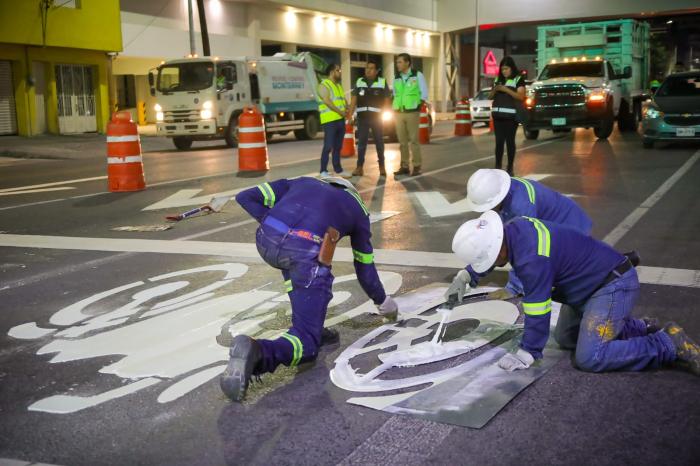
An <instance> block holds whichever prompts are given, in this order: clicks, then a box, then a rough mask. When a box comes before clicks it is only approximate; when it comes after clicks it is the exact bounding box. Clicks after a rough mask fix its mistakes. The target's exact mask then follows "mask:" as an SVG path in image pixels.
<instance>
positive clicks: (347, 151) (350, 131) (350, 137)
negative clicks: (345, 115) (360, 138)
mask: <svg viewBox="0 0 700 466" xmlns="http://www.w3.org/2000/svg"><path fill="white" fill-rule="evenodd" d="M354 155H355V130H354V128H353V126H352V121H350V120H347V121H345V136H344V137H343V148H342V149H341V150H340V156H341V157H353V156H354Z"/></svg>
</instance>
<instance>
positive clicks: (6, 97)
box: [0, 60, 17, 135]
mask: <svg viewBox="0 0 700 466" xmlns="http://www.w3.org/2000/svg"><path fill="white" fill-rule="evenodd" d="M15 133H17V112H16V110H15V94H14V92H13V88H12V67H11V66H10V62H9V61H1V60H0V135H3V134H15Z"/></svg>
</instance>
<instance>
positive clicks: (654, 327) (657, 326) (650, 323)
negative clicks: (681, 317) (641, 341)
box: [641, 317, 662, 335]
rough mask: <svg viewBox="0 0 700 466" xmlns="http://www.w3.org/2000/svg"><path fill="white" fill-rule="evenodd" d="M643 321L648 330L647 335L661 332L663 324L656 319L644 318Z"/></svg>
mask: <svg viewBox="0 0 700 466" xmlns="http://www.w3.org/2000/svg"><path fill="white" fill-rule="evenodd" d="M641 320H642V321H643V322H644V325H646V328H647V335H648V334H650V333H656V332H658V331H659V330H661V328H662V327H661V322H659V319H657V318H656V317H642V318H641Z"/></svg>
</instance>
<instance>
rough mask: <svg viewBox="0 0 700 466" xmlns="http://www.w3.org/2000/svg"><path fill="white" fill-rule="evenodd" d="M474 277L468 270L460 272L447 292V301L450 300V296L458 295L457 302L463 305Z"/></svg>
mask: <svg viewBox="0 0 700 466" xmlns="http://www.w3.org/2000/svg"><path fill="white" fill-rule="evenodd" d="M471 280H472V277H471V276H470V275H469V272H467V271H466V270H460V271H459V273H457V275H455V278H454V279H453V280H452V284H451V285H450V287H449V288H448V289H447V291H446V292H445V301H449V300H450V296H452V295H457V302H458V303H461V302H462V298H464V295H465V294H467V288H468V287H469V282H470V281H471Z"/></svg>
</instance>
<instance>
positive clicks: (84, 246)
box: [0, 234, 700, 288]
mask: <svg viewBox="0 0 700 466" xmlns="http://www.w3.org/2000/svg"><path fill="white" fill-rule="evenodd" d="M193 237H196V235H190V236H188V237H186V238H193ZM0 247H18V248H40V249H62V250H63V249H66V250H80V251H103V252H123V253H149V252H150V253H156V254H190V255H207V256H222V257H231V258H235V259H238V260H244V261H248V262H261V261H262V259H261V258H260V255H259V254H258V251H257V248H256V246H255V243H229V242H221V241H185V240H182V239H180V240H156V239H119V238H88V237H75V236H40V235H9V234H0ZM334 260H336V261H340V262H352V261H353V255H352V249H351V248H338V249H336V255H335V258H334ZM374 260H375V263H377V264H378V265H400V266H407V267H431V268H449V269H459V268H462V266H463V265H464V264H463V263H462V262H461V261H460V260H459V259H458V258H457V256H455V255H454V254H452V253H446V252H430V251H407V250H402V249H375V250H374ZM637 270H638V271H639V281H640V283H647V284H650V285H669V286H683V287H689V288H700V271H698V270H687V269H671V268H663V267H649V266H640V267H638V268H637Z"/></svg>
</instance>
